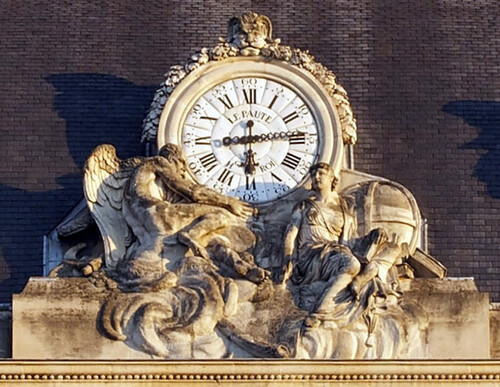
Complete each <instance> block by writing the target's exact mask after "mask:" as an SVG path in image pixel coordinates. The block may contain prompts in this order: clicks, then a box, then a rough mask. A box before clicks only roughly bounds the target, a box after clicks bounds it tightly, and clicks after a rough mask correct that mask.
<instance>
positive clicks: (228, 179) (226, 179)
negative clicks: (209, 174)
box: [217, 168, 234, 185]
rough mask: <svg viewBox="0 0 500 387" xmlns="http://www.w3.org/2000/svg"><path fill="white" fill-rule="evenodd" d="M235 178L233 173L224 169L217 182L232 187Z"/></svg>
mask: <svg viewBox="0 0 500 387" xmlns="http://www.w3.org/2000/svg"><path fill="white" fill-rule="evenodd" d="M233 177H234V175H233V174H232V173H231V171H230V170H229V169H226V168H224V170H223V171H222V173H221V174H220V176H219V177H218V178H217V180H219V181H220V182H221V183H223V184H226V185H231V183H232V182H233Z"/></svg>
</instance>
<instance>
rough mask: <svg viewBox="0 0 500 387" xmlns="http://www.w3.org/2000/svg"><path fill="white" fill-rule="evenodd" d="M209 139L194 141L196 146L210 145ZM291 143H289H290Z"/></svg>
mask: <svg viewBox="0 0 500 387" xmlns="http://www.w3.org/2000/svg"><path fill="white" fill-rule="evenodd" d="M210 140H211V137H209V136H207V137H198V138H196V139H195V140H194V143H195V144H196V145H210ZM290 143H291V142H290Z"/></svg>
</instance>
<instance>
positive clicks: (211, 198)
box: [156, 157, 252, 216]
mask: <svg viewBox="0 0 500 387" xmlns="http://www.w3.org/2000/svg"><path fill="white" fill-rule="evenodd" d="M157 160H158V164H157V165H158V168H157V170H156V172H157V173H158V175H159V176H160V177H161V179H162V181H163V182H164V183H165V185H167V186H168V187H169V188H170V189H172V190H173V191H175V192H177V193H178V194H179V195H181V196H183V197H184V198H186V199H188V200H190V201H194V202H195V203H201V204H208V205H212V206H217V207H222V208H226V209H227V210H229V211H231V212H232V213H234V214H235V215H237V216H250V215H252V209H251V208H250V206H249V205H248V204H247V203H244V202H241V201H240V200H238V199H236V198H232V197H229V196H225V195H221V194H220V193H218V192H216V191H214V190H212V189H210V188H207V187H204V186H202V185H199V184H195V183H193V182H191V181H189V180H187V179H186V178H183V177H182V176H181V175H180V173H179V171H176V170H174V168H173V167H172V165H171V164H170V163H169V162H168V161H166V160H165V159H164V158H163V157H158V159H157Z"/></svg>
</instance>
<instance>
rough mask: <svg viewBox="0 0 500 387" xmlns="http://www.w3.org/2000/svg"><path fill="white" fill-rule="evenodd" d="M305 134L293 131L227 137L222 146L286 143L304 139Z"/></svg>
mask: <svg viewBox="0 0 500 387" xmlns="http://www.w3.org/2000/svg"><path fill="white" fill-rule="evenodd" d="M304 136H305V133H303V132H299V131H297V130H296V131H293V132H275V133H267V134H261V135H255V136H250V135H248V136H241V137H238V136H235V137H232V138H231V137H229V136H226V137H224V138H223V139H222V145H224V146H231V145H238V144H242V145H244V144H250V143H251V144H255V143H258V142H266V141H285V140H290V139H293V138H295V137H304Z"/></svg>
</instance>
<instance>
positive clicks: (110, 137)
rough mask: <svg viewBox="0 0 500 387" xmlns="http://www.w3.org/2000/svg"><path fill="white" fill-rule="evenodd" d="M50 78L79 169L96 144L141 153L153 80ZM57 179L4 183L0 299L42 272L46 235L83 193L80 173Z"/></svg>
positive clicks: (100, 76)
mask: <svg viewBox="0 0 500 387" xmlns="http://www.w3.org/2000/svg"><path fill="white" fill-rule="evenodd" d="M46 81H47V82H48V83H50V84H52V85H53V86H54V87H55V95H54V105H53V108H54V111H55V112H56V113H57V114H58V115H59V116H60V117H61V118H63V119H64V120H65V125H66V138H67V145H68V149H69V151H70V154H71V157H72V158H73V160H74V162H75V164H76V165H77V166H78V167H79V168H80V169H81V168H82V167H83V164H84V163H85V160H86V158H87V156H88V155H89V154H90V152H91V151H92V150H93V148H94V147H95V146H97V145H98V144H102V143H111V144H113V145H115V147H116V148H117V152H118V155H119V157H121V158H127V157H130V156H135V155H140V154H142V153H143V147H142V146H141V144H140V135H141V124H142V120H143V118H144V117H145V115H146V112H147V109H148V107H149V105H150V103H151V100H152V97H153V93H154V90H155V89H156V87H155V86H138V85H135V84H133V83H132V82H129V81H127V80H126V79H123V78H119V77H116V76H112V75H104V74H55V75H51V76H48V77H47V78H46ZM54 114H55V113H54ZM47 131H50V128H47ZM48 136H50V135H48ZM57 183H58V184H59V185H60V186H61V187H62V189H58V190H47V191H39V190H34V191H31V190H24V189H19V188H16V187H11V186H8V185H5V184H0V206H1V208H2V213H1V214H0V222H1V225H2V226H1V227H0V241H1V243H0V302H9V301H10V294H11V293H18V292H20V291H21V290H22V289H23V287H24V285H25V283H26V281H27V280H28V278H29V277H30V276H33V275H41V274H42V250H43V235H45V234H47V233H48V232H49V231H50V230H51V229H52V228H53V227H54V226H55V225H56V224H57V223H58V221H59V220H60V219H61V218H62V217H63V216H64V215H65V213H67V212H68V211H69V210H70V209H71V208H72V207H73V206H74V205H75V204H76V203H77V202H78V201H79V200H80V199H81V197H82V196H83V195H82V178H81V174H80V173H75V174H69V175H62V176H58V177H57Z"/></svg>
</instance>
